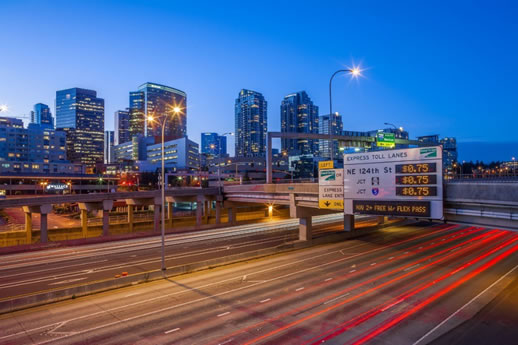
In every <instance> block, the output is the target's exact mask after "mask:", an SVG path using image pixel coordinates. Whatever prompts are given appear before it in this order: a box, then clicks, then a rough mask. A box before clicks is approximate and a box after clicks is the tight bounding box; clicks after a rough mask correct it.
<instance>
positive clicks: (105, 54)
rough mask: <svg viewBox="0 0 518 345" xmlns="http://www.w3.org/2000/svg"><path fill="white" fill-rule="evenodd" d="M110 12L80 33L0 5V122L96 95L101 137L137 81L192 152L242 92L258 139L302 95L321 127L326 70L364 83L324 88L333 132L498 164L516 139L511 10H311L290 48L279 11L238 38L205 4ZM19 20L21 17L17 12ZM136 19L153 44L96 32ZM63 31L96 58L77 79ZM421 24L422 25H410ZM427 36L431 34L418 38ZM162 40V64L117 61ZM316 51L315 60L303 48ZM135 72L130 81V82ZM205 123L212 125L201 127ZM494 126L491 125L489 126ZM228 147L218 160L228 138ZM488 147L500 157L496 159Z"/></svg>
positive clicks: (225, 122)
mask: <svg viewBox="0 0 518 345" xmlns="http://www.w3.org/2000/svg"><path fill="white" fill-rule="evenodd" d="M122 4H123V3H122V2H121V3H117V2H113V3H110V4H107V5H106V6H103V10H102V11H98V13H97V12H96V20H97V22H98V25H97V26H96V27H91V26H89V25H88V21H87V20H88V18H89V16H88V14H93V12H92V11H94V9H93V8H89V7H88V6H86V5H81V4H73V5H72V6H67V7H66V8H59V6H57V5H56V6H47V5H46V4H44V3H39V2H26V1H19V2H14V1H6V2H5V5H4V8H5V11H3V14H0V16H1V18H2V21H3V23H5V25H6V27H7V28H8V29H7V30H6V31H7V32H9V30H10V29H9V28H10V27H12V28H14V27H17V32H14V30H13V33H12V34H8V35H5V39H3V42H4V46H5V48H6V49H5V51H6V52H9V53H10V54H4V55H3V56H2V60H4V63H3V64H0V72H1V75H2V77H3V78H2V79H3V81H4V82H3V83H0V104H4V103H5V104H7V105H8V106H9V112H7V113H3V114H2V115H6V116H11V117H19V116H22V115H25V116H29V113H30V110H31V109H32V107H33V105H34V104H36V103H44V104H48V105H49V107H50V108H51V110H52V113H55V108H54V98H53V97H52V95H53V94H55V91H56V90H61V89H65V88H69V87H82V88H87V89H93V90H96V91H97V92H98V93H99V94H100V95H102V97H103V98H104V99H106V109H105V114H108V117H107V118H106V128H105V130H113V129H114V125H113V117H111V116H110V115H109V114H113V113H114V112H115V111H116V110H121V109H125V108H126V107H127V95H128V91H130V90H134V89H135V85H141V84H142V83H144V82H146V81H148V80H150V81H153V82H156V83H160V84H164V85H171V86H172V87H175V88H179V89H181V90H184V91H185V92H186V93H187V94H188V95H189V105H188V108H189V109H188V111H189V119H190V121H189V128H188V132H187V133H188V136H189V137H190V138H199V135H200V133H202V132H206V131H212V132H219V133H223V132H229V131H233V127H234V126H233V122H234V121H233V116H234V111H233V110H234V109H233V101H234V97H235V96H234V95H235V94H236V92H238V91H239V90H240V89H242V88H247V89H252V90H257V91H258V92H261V93H262V94H263V95H264V97H265V99H266V100H267V102H268V108H267V112H268V113H269V121H268V130H270V131H271V130H273V131H279V130H280V113H279V111H278V109H279V104H280V102H281V100H282V97H284V96H285V95H286V94H289V93H290V92H293V91H295V90H305V91H306V92H307V93H308V94H309V95H311V98H312V100H313V102H314V104H315V105H317V106H319V107H320V109H321V113H327V111H325V110H324V109H327V107H328V94H327V92H328V90H327V83H328V80H329V77H330V75H331V74H332V72H334V71H335V70H337V69H339V68H343V67H345V66H350V65H351V64H359V65H361V66H363V67H364V68H365V69H366V71H365V73H364V74H365V77H364V78H363V79H360V80H358V81H350V80H349V79H348V78H347V77H343V76H342V77H340V78H336V80H335V81H334V86H333V88H334V89H333V96H334V102H333V103H334V108H335V110H336V111H338V112H340V113H341V114H342V115H343V117H344V121H343V122H344V130H357V131H365V130H370V129H372V128H382V127H383V123H384V122H391V123H396V124H397V125H398V126H404V127H405V129H406V130H408V131H409V133H410V135H411V137H417V136H421V135H430V134H440V136H441V137H447V136H455V137H457V139H458V142H459V146H465V145H467V143H469V142H475V143H479V142H488V143H491V144H493V145H492V147H493V146H495V145H496V146H498V147H499V150H498V151H499V152H500V150H502V152H503V150H511V148H512V146H513V145H514V144H513V143H512V142H513V141H516V139H515V138H514V137H513V130H512V128H514V127H516V126H517V125H518V123H517V121H518V120H517V118H518V117H517V116H516V108H517V107H518V106H517V104H516V100H515V99H514V97H513V93H514V91H513V90H515V87H514V85H513V83H512V80H514V79H515V78H516V73H517V72H516V71H515V69H514V68H512V61H514V60H515V59H516V55H517V52H516V50H515V49H512V48H509V45H508V42H509V41H511V38H512V37H514V36H515V34H516V32H517V31H518V30H517V26H516V23H514V22H513V21H512V18H513V13H515V11H513V9H514V7H513V6H507V7H506V9H505V11H504V6H489V5H484V4H482V3H481V4H480V5H479V6H477V7H475V6H471V7H470V6H463V5H462V4H449V5H446V3H444V4H434V6H431V5H429V6H427V5H425V4H413V3H405V2H401V3H396V4H391V5H390V6H388V5H385V4H382V3H380V4H378V6H365V5H347V7H348V8H349V10H348V11H345V7H346V5H340V4H338V3H334V4H333V3H329V4H327V5H325V6H322V7H319V8H315V9H314V16H315V23H314V25H311V28H309V27H307V28H305V27H302V28H298V29H297V30H299V31H300V32H299V33H298V34H297V35H293V33H294V30H293V28H291V27H289V26H288V25H287V24H284V23H283V22H282V21H281V20H280V13H282V12H283V10H282V9H283V8H284V7H285V6H287V5H283V4H278V5H277V6H276V7H273V6H272V4H269V3H266V4H265V5H264V6H263V7H261V8H258V9H255V11H252V12H250V11H248V12H249V16H250V17H251V19H253V18H262V17H264V18H267V19H268V24H267V25H264V26H262V27H261V28H260V29H258V28H251V27H248V26H247V27H246V29H243V28H244V25H243V24H242V23H241V22H240V21H238V20H236V18H234V17H233V15H234V14H236V11H237V10H236V9H233V8H231V6H228V7H226V6H222V7H221V8H219V7H217V6H215V5H211V4H209V3H207V4H206V5H205V6H202V7H201V8H200V6H193V5H189V4H181V5H178V6H175V8H174V9H173V7H172V5H170V4H167V3H161V2H158V3H155V4H154V6H142V5H138V4H136V3H130V4H131V5H126V6H123V5H122ZM244 6H245V7H246V6H249V5H244ZM29 8H30V9H31V11H27V9H29ZM310 8H311V6H310V5H308V4H302V6H301V7H300V9H294V11H295V12H296V13H299V14H300V13H301V11H304V10H308V9H310ZM330 8H336V11H334V12H336V16H340V18H342V20H341V21H333V20H326V21H325V22H326V23H329V25H327V24H326V25H321V24H322V23H324V16H323V14H324V13H326V14H327V13H330ZM510 8H511V10H510ZM432 9H433V11H432ZM36 13H39V15H44V16H46V17H48V18H49V20H48V21H46V22H45V23H44V25H38V30H36V29H35V28H34V25H35V24H31V23H36V22H37V21H32V20H31V18H32V16H35V15H36ZM79 13H82V14H79ZM385 13H386V14H387V15H386V16H385V15H382V14H385ZM459 13H463V16H464V17H466V18H468V19H469V20H468V19H466V20H464V21H463V23H462V24H460V23H458V22H457V15H458V14H459ZM6 14H8V15H6ZM138 14H142V16H143V18H150V17H157V20H156V23H155V24H156V25H155V27H154V29H159V30H157V32H156V33H155V36H156V37H148V34H149V33H150V32H151V31H150V30H152V29H150V28H148V27H143V29H142V31H141V32H139V33H136V34H132V35H130V34H129V32H128V31H124V30H116V29H115V30H105V29H107V28H116V27H117V25H118V24H121V21H122V20H128V19H131V18H136V17H137V15H138ZM20 16H22V17H23V18H24V19H27V20H24V22H26V23H27V25H25V26H24V27H22V28H19V27H18V26H16V25H14V22H13V20H14V18H20ZM333 16H335V15H334V14H331V18H330V19H333ZM439 16H440V17H439ZM166 18H167V19H168V20H165V19H166ZM371 18H377V20H376V21H373V20H372V19H371ZM58 19H59V20H58ZM439 19H440V20H439ZM72 21H74V22H77V23H78V24H80V25H77V26H75V27H77V30H76V31H78V32H76V33H79V34H82V33H85V32H86V31H84V30H86V29H82V28H81V27H85V28H88V32H89V33H90V32H91V35H90V36H87V37H85V40H86V42H87V43H88V42H93V41H91V40H92V39H95V40H96V41H95V42H96V43H98V47H99V48H102V49H101V50H102V51H100V52H99V54H98V56H97V55H96V56H92V58H91V59H89V60H88V64H87V65H86V66H84V67H83V68H81V69H78V68H76V66H75V65H74V64H73V61H74V59H77V56H78V55H77V54H80V55H81V54H84V53H85V52H86V50H85V48H84V47H83V46H81V45H79V43H70V44H71V48H73V49H68V48H67V49H66V50H65V49H63V48H62V47H59V46H56V43H55V42H54V41H55V40H53V39H52V37H54V36H55V33H51V32H56V31H58V32H61V33H62V34H63V36H64V38H67V37H68V38H69V37H70V34H71V33H68V32H66V31H64V28H65V27H66V25H67V24H71V23H72ZM60 22H62V23H61V24H60ZM166 22H167V25H165V23H166ZM421 22H422V24H423V25H419V24H420V23H421ZM432 22H433V23H439V24H437V25H428V24H427V23H432ZM10 23H11V24H13V25H10ZM163 23H164V24H163ZM340 23H342V24H340ZM40 24H41V23H40ZM430 28H433V29H430ZM154 29H153V30H154ZM241 29H243V30H241ZM18 31H19V32H18ZM171 32H177V33H178V35H176V36H175V40H174V43H172V44H170V45H164V46H161V47H160V49H161V51H162V52H163V54H156V53H155V50H153V49H150V50H149V51H145V50H144V51H142V52H135V54H134V55H132V56H129V57H128V56H126V55H125V56H124V58H122V55H121V53H122V52H124V51H125V50H126V48H127V47H129V46H130V42H132V41H133V40H134V39H138V38H143V37H148V38H147V39H149V40H150V43H154V44H157V43H158V42H162V41H163V39H164V37H167V36H168V35H169V34H170V33H171ZM135 35H136V36H137V37H136V38H135V37H134V36H135ZM186 36H189V37H190V39H189V40H187V39H186V38H185V37H186ZM22 37H23V39H22ZM248 37H253V38H254V42H255V46H256V47H255V48H254V49H252V50H246V49H245V46H240V45H239V44H238V43H237V42H240V41H241V40H242V39H243V38H248ZM317 37H318V40H317V41H316V42H318V43H317V44H316V46H315V47H312V48H309V47H308V46H307V45H306V44H305V43H304V42H307V40H308V39H315V38H317ZM3 38H4V37H3ZM193 38H194V39H193ZM22 41H23V42H25V43H24V44H23V45H22V44H20V42H22ZM191 41H192V42H196V44H194V43H192V42H191ZM29 46H31V48H33V49H36V48H38V52H39V54H38V59H34V58H33V57H34V54H29V51H27V48H26V47H29ZM85 46H87V45H85ZM44 47H47V48H51V49H43V48H44ZM49 51H53V54H48V52H49ZM209 52H210V53H209ZM257 52H259V53H257ZM15 56H16V60H13V57H15ZM81 56H82V55H81ZM205 56H211V57H212V58H211V59H205V58H204V57H205ZM29 58H30V60H29ZM29 61H30V63H29ZM495 61H498V65H499V68H498V71H496V72H494V71H493V70H492V67H489V71H490V72H489V73H486V72H484V68H485V67H486V66H491V65H492V64H494V62H495ZM137 65H139V66H140V67H141V68H138V69H135V68H134V67H135V66H137ZM6 66H10V68H9V69H7V68H6ZM249 66H254V70H253V71H254V73H249V71H251V70H250V69H247V68H249ZM500 71H502V72H501V73H499V72H500ZM281 72H282V74H280V73H281ZM216 118H217V119H218V121H214V119H216ZM495 118H496V119H498V120H497V121H494V120H491V119H495ZM24 121H25V122H26V123H27V122H28V119H27V118H24ZM503 123H505V124H506V126H503V125H502V124H503ZM229 141H230V142H229V149H230V151H231V152H230V153H232V151H233V147H234V145H233V138H230V139H229ZM502 142H506V143H505V144H501V145H497V144H498V143H502ZM276 145H278V144H276ZM473 152H476V151H474V150H473ZM479 152H480V151H479ZM515 152H516V150H515V151H514V155H516V153H515ZM496 153H498V152H496ZM496 153H495V152H493V153H492V152H480V159H483V160H485V161H488V160H491V159H494V160H498V159H500V160H502V159H509V158H510V157H507V156H509V154H506V156H505V157H498V156H497V154H496ZM502 154H503V153H502ZM459 155H460V159H468V160H469V159H471V157H464V155H465V154H464V153H463V152H462V150H460V152H459Z"/></svg>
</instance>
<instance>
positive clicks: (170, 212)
mask: <svg viewBox="0 0 518 345" xmlns="http://www.w3.org/2000/svg"><path fill="white" fill-rule="evenodd" d="M167 219H171V220H172V219H173V203H172V202H168V203H167Z"/></svg>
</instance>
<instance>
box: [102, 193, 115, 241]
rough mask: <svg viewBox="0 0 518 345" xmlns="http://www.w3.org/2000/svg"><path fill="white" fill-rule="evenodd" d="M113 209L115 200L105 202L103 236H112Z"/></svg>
mask: <svg viewBox="0 0 518 345" xmlns="http://www.w3.org/2000/svg"><path fill="white" fill-rule="evenodd" d="M112 208H113V200H103V236H108V235H110V211H111V210H112Z"/></svg>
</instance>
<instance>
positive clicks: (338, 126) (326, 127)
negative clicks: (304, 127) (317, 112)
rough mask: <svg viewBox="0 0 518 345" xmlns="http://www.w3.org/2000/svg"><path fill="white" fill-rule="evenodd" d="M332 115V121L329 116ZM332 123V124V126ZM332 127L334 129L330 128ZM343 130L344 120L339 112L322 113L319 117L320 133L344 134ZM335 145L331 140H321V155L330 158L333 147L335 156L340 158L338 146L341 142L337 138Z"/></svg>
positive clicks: (319, 148)
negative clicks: (330, 142) (331, 113)
mask: <svg viewBox="0 0 518 345" xmlns="http://www.w3.org/2000/svg"><path fill="white" fill-rule="evenodd" d="M330 117H331V121H329V118H330ZM330 124H331V126H330ZM330 128H332V131H331V130H330ZM342 131H343V122H342V115H340V114H338V113H334V114H333V115H331V116H329V115H322V116H319V119H318V133H320V134H329V133H330V132H331V134H332V135H342ZM332 142H333V145H329V140H322V139H321V140H319V143H318V150H319V154H320V156H321V157H326V158H330V157H331V150H330V147H332V149H333V157H335V158H338V152H339V150H338V146H339V143H338V141H337V140H333V141H332Z"/></svg>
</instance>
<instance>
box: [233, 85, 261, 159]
mask: <svg viewBox="0 0 518 345" xmlns="http://www.w3.org/2000/svg"><path fill="white" fill-rule="evenodd" d="M266 105H267V103H266V100H265V99H264V97H263V95H262V94H261V93H259V92H256V91H251V90H245V89H243V90H241V91H240V92H239V96H238V98H237V99H236V105H235V125H236V157H264V156H265V154H266V132H267V131H268V117H267V111H266Z"/></svg>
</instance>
